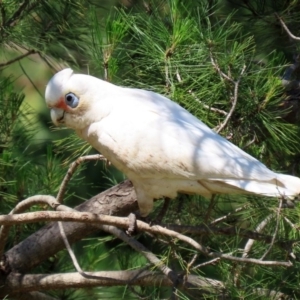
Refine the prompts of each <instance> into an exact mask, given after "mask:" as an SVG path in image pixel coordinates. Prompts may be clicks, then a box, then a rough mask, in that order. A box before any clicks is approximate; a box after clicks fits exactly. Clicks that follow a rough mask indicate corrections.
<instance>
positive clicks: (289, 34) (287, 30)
mask: <svg viewBox="0 0 300 300" xmlns="http://www.w3.org/2000/svg"><path fill="white" fill-rule="evenodd" d="M275 16H276V17H277V19H278V20H279V22H280V24H281V26H282V28H283V29H284V30H285V32H286V33H287V34H288V36H289V37H290V38H291V39H293V40H296V41H300V37H298V36H295V35H293V34H292V33H291V32H290V30H289V29H288V27H287V26H286V24H285V23H284V22H283V20H282V19H281V17H280V16H279V15H278V14H277V13H275Z"/></svg>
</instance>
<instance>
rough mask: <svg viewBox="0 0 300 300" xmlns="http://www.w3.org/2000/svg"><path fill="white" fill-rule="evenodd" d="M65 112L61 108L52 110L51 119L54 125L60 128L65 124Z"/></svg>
mask: <svg viewBox="0 0 300 300" xmlns="http://www.w3.org/2000/svg"><path fill="white" fill-rule="evenodd" d="M64 116H65V111H64V110H63V109H60V108H52V109H51V119H52V122H53V123H54V125H56V126H59V125H60V124H63V123H64Z"/></svg>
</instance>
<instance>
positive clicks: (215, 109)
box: [189, 90, 228, 116]
mask: <svg viewBox="0 0 300 300" xmlns="http://www.w3.org/2000/svg"><path fill="white" fill-rule="evenodd" d="M189 93H190V94H191V95H192V96H193V97H194V99H195V100H197V102H198V103H200V104H201V105H202V106H203V107H204V108H206V109H208V110H211V111H214V112H217V113H219V114H221V115H224V116H227V115H228V113H227V112H226V111H225V110H222V109H218V108H215V107H211V106H209V105H207V104H204V103H203V102H202V101H201V100H200V99H199V98H198V97H197V96H196V95H195V93H194V92H193V91H192V90H189Z"/></svg>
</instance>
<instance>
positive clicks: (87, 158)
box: [56, 154, 106, 203]
mask: <svg viewBox="0 0 300 300" xmlns="http://www.w3.org/2000/svg"><path fill="white" fill-rule="evenodd" d="M92 160H105V161H106V158H105V157H104V156H103V155H100V154H95V155H86V156H81V157H79V158H77V159H76V160H75V161H74V162H72V163H71V165H70V167H69V169H68V172H67V174H66V175H65V177H64V179H63V181H62V183H61V185H60V188H59V191H58V194H57V196H56V200H57V202H58V203H62V202H63V197H64V194H65V192H66V189H67V184H68V182H69V181H70V179H71V177H72V176H73V174H74V172H75V171H76V169H77V168H78V166H79V165H80V164H82V163H84V162H86V161H92Z"/></svg>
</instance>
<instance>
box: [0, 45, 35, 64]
mask: <svg viewBox="0 0 300 300" xmlns="http://www.w3.org/2000/svg"><path fill="white" fill-rule="evenodd" d="M35 53H38V51H36V50H34V49H31V50H29V51H27V52H26V53H24V54H22V55H20V56H17V57H15V58H13V59H11V60H9V61H7V62H3V63H0V68H1V67H5V66H8V65H11V64H13V63H15V62H16V61H19V60H21V59H23V58H24V57H27V56H29V55H31V54H35Z"/></svg>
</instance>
